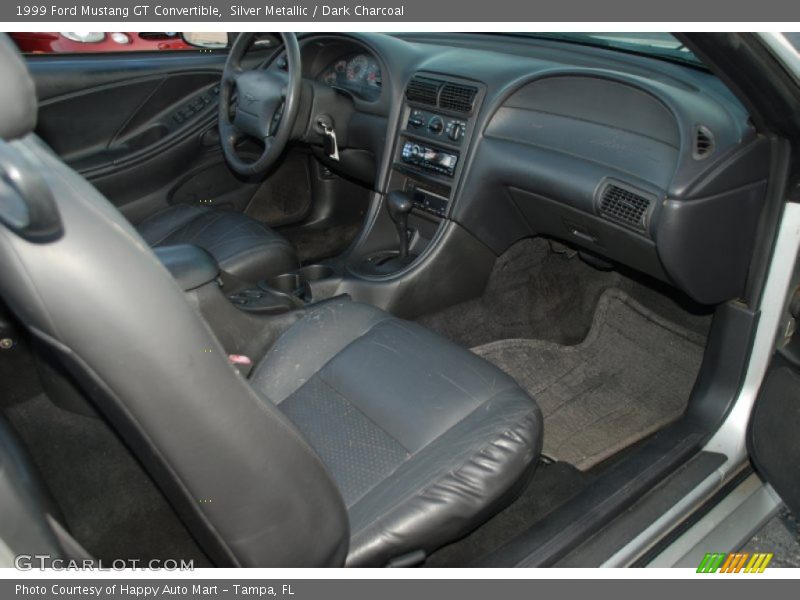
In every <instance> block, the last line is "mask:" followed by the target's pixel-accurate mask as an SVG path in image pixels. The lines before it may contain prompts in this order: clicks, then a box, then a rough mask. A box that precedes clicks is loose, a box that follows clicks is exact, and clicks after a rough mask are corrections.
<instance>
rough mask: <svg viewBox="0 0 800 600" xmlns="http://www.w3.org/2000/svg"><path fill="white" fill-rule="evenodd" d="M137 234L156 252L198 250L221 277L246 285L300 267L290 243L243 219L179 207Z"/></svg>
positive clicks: (164, 212)
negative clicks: (206, 255)
mask: <svg viewBox="0 0 800 600" xmlns="http://www.w3.org/2000/svg"><path fill="white" fill-rule="evenodd" d="M136 228H137V229H138V231H139V233H140V235H141V236H142V237H143V238H144V239H145V241H146V242H147V243H148V244H150V245H151V246H153V247H158V246H173V245H176V244H194V245H195V246H200V247H201V248H203V249H205V250H206V251H208V253H209V254H211V256H213V257H214V258H215V259H216V260H217V263H218V264H219V266H220V268H221V269H222V270H223V271H226V272H228V273H231V274H232V275H235V276H237V277H239V278H241V279H244V280H245V281H258V280H259V279H267V278H269V277H273V276H275V275H280V274H281V273H288V272H289V271H292V270H293V269H295V268H297V267H298V266H299V260H298V258H297V253H296V252H295V250H294V248H293V247H292V245H291V244H290V243H289V242H288V241H287V240H285V239H284V238H283V237H281V236H280V235H278V234H277V233H275V232H274V231H273V230H272V229H270V228H269V227H267V226H266V225H264V224H263V223H260V222H259V221H256V220H255V219H252V218H250V217H248V216H247V215H244V214H242V213H237V212H232V211H226V210H220V209H214V208H209V207H204V206H192V205H189V204H176V205H174V206H170V207H169V208H166V209H164V210H161V211H159V212H157V213H156V214H154V215H152V216H150V217H148V218H147V219H145V220H144V221H143V222H141V223H139V224H138V225H137V226H136Z"/></svg>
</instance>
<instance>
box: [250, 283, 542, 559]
mask: <svg viewBox="0 0 800 600" xmlns="http://www.w3.org/2000/svg"><path fill="white" fill-rule="evenodd" d="M251 383H252V384H253V386H254V387H255V388H256V389H257V390H259V391H260V392H262V393H263V394H264V395H265V396H266V397H267V398H269V399H270V400H272V402H274V403H276V404H277V406H278V408H280V410H281V411H282V412H283V414H285V415H286V416H287V417H288V418H289V420H291V421H292V422H293V423H294V424H295V426H297V428H298V429H299V430H300V432H301V433H302V434H303V436H304V437H305V439H306V440H308V442H309V444H311V446H312V447H313V448H314V450H316V452H317V454H318V455H319V456H320V458H322V461H323V462H324V463H325V465H326V467H327V469H328V472H329V473H330V475H331V477H332V478H333V480H334V482H335V483H336V486H337V488H338V489H339V492H340V493H341V495H342V498H343V499H344V503H345V506H346V508H347V512H348V517H349V521H350V551H349V554H348V557H347V564H348V565H382V564H386V563H387V562H388V561H389V560H390V559H392V558H396V557H398V556H403V555H407V554H409V553H411V552H419V551H422V552H424V553H425V554H428V553H430V552H431V551H433V550H435V549H436V548H438V547H439V546H441V545H443V544H445V543H447V542H448V541H452V540H454V539H457V538H458V537H460V536H462V535H464V534H465V533H467V532H468V531H470V530H471V529H472V528H474V527H475V526H476V525H478V524H479V523H480V522H482V521H483V520H485V519H486V518H487V517H488V516H489V515H491V514H493V513H494V512H495V511H497V510H499V509H500V508H502V507H503V506H505V504H506V503H507V502H508V501H509V500H510V499H511V497H512V496H513V494H514V493H515V492H516V491H517V489H518V486H519V485H521V484H523V483H525V482H526V480H527V478H526V475H527V474H529V473H530V472H531V469H532V468H533V466H534V465H535V461H536V458H537V457H538V455H539V451H540V450H541V417H540V414H539V411H538V408H537V407H536V405H535V404H534V403H533V402H532V401H531V399H530V398H529V397H528V396H527V395H526V394H525V393H524V392H523V391H522V390H521V389H520V388H519V387H518V386H517V384H516V383H515V382H514V380H513V379H511V378H510V377H509V376H508V375H505V374H504V373H502V372H501V371H500V370H498V369H497V368H496V367H494V366H493V365H491V364H490V363H488V362H486V361H485V360H483V359H482V358H479V357H478V356H476V355H474V354H472V353H471V352H468V351H466V350H463V349H461V348H458V347H456V346H455V345H453V344H452V342H449V341H448V340H445V339H444V338H442V337H440V336H438V335H436V334H434V333H432V332H430V331H428V330H426V329H424V328H423V327H420V326H419V325H416V324H414V323H410V322H408V321H403V320H400V319H397V318H394V317H392V316H391V315H389V314H387V313H385V312H383V311H381V310H378V309H376V308H374V307H371V306H367V305H363V304H356V303H353V302H350V301H348V300H343V299H335V300H332V301H329V302H327V303H324V304H322V305H320V306H318V307H315V308H312V309H311V310H309V311H308V314H307V315H306V316H305V317H303V318H302V319H301V320H300V321H299V322H297V323H296V324H295V325H294V326H292V327H291V328H290V329H289V330H288V331H287V332H286V333H285V334H284V335H283V336H282V337H281V338H280V339H279V340H278V342H277V343H276V344H275V345H274V346H273V347H272V349H271V350H270V351H269V353H268V354H267V356H266V357H265V358H264V359H263V360H262V361H261V363H260V364H259V365H258V366H257V368H256V370H255V371H254V374H253V377H252V380H251Z"/></svg>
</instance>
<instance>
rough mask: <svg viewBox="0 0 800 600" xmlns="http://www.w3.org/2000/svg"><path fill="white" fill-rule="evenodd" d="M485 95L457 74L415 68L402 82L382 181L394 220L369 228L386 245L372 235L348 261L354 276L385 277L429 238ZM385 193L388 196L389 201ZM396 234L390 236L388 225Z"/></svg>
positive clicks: (453, 187) (450, 194)
mask: <svg viewBox="0 0 800 600" xmlns="http://www.w3.org/2000/svg"><path fill="white" fill-rule="evenodd" d="M484 95H485V87H484V85H483V84H481V83H479V82H475V81H470V80H466V79H461V78H457V77H451V76H445V75H439V74H433V73H431V74H428V73H417V74H416V75H415V76H414V77H412V78H411V80H410V82H409V84H408V86H407V87H406V91H405V95H404V101H403V108H402V112H401V116H400V121H399V123H398V128H397V135H396V137H395V140H396V141H395V145H394V148H393V150H392V161H391V166H390V169H391V171H390V174H389V180H388V186H387V190H388V194H387V210H386V211H383V212H384V213H385V215H384V216H388V217H390V218H391V220H392V221H394V225H395V227H391V223H387V224H384V225H383V226H381V224H380V223H378V224H376V226H374V227H373V231H372V232H371V233H372V234H373V235H374V236H375V237H376V238H378V236H381V235H382V236H383V240H384V242H386V241H387V240H388V241H390V243H391V245H390V247H385V246H386V244H385V243H384V247H381V244H380V243H378V242H377V241H376V240H373V243H371V244H369V243H368V244H366V245H365V246H366V248H367V249H368V250H369V253H368V254H367V255H366V256H363V257H362V258H361V260H360V261H359V262H357V263H355V264H354V265H352V266H351V270H352V271H353V272H354V274H356V275H360V276H366V277H370V276H373V277H387V276H390V275H392V274H393V273H395V272H398V271H399V270H401V269H403V268H405V267H407V266H408V265H409V264H411V263H413V262H414V260H415V259H416V258H417V257H418V256H419V255H420V254H422V253H423V252H424V251H425V249H426V248H427V247H428V246H429V245H430V243H431V241H432V240H433V239H434V237H435V235H436V233H437V231H438V230H439V229H440V225H441V223H442V222H443V221H444V220H446V219H447V218H448V216H449V214H450V206H451V203H452V202H453V200H454V196H455V193H456V191H457V189H458V184H459V181H460V179H461V175H462V171H463V169H464V165H465V159H466V157H467V151H468V148H469V147H470V142H471V140H472V137H473V134H474V131H475V128H476V121H477V114H478V112H479V109H480V105H481V102H482V100H483V97H484ZM398 192H399V193H402V194H404V197H405V198H407V200H408V202H409V206H410V210H411V212H410V213H409V214H408V215H407V217H404V218H403V221H402V222H401V221H400V220H398V218H397V214H398V211H397V210H394V209H393V206H392V205H394V206H397V205H398V200H397V198H392V196H393V194H397V193H398ZM390 198H391V201H390ZM390 227H391V229H397V231H398V233H397V234H395V235H392V233H391V229H390ZM406 228H407V230H406V235H407V236H408V245H409V248H408V257H404V256H402V250H401V248H402V246H403V243H402V241H403V240H402V239H400V240H398V237H401V235H402V234H401V233H400V232H401V231H403V230H404V229H406Z"/></svg>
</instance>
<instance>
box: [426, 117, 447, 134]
mask: <svg viewBox="0 0 800 600" xmlns="http://www.w3.org/2000/svg"><path fill="white" fill-rule="evenodd" d="M428 131H430V132H431V133H432V134H434V135H439V134H440V133H442V131H444V121H442V119H441V118H440V117H433V118H431V120H430V121H428Z"/></svg>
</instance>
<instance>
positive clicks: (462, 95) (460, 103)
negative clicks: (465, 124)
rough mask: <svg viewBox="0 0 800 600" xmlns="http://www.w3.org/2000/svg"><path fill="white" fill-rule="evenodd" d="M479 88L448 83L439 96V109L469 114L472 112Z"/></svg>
mask: <svg viewBox="0 0 800 600" xmlns="http://www.w3.org/2000/svg"><path fill="white" fill-rule="evenodd" d="M477 93H478V88H474V87H472V86H468V85H460V84H457V83H446V84H444V86H443V87H442V93H441V94H440V95H439V108H443V109H445V110H453V111H456V112H463V113H468V112H471V111H472V103H473V102H474V101H475V95H476V94H477Z"/></svg>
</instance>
